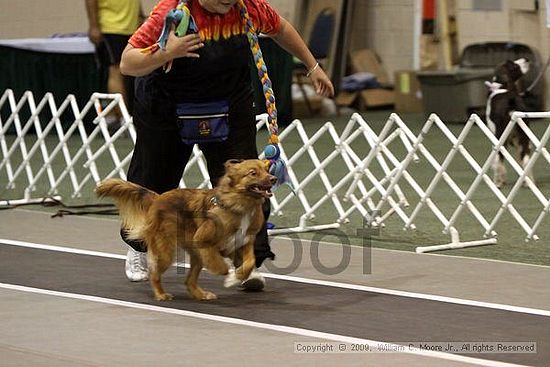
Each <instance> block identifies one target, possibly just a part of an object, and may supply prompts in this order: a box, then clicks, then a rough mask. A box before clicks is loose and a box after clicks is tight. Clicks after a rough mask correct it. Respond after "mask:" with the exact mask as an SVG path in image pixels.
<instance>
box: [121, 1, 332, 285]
mask: <svg viewBox="0 0 550 367" xmlns="http://www.w3.org/2000/svg"><path fill="white" fill-rule="evenodd" d="M178 3H179V2H178V0H160V1H159V2H158V3H157V5H156V6H155V8H154V9H153V11H152V13H151V15H150V16H149V18H148V19H147V20H146V21H145V23H144V24H143V25H142V26H141V27H140V28H139V29H138V30H137V31H136V32H135V33H134V35H133V36H132V37H131V38H130V41H129V44H128V46H127V47H126V49H125V50H124V52H123V54H122V61H121V65H120V68H121V71H122V73H124V74H126V75H131V76H135V77H138V78H137V79H136V88H135V105H134V124H135V125H136V129H137V141H136V145H135V149H134V154H133V157H132V162H131V163H130V168H129V170H128V180H129V181H131V182H134V183H137V184H139V185H142V186H145V187H147V188H149V189H151V190H154V191H156V192H158V193H162V192H165V191H168V190H171V189H174V188H176V187H177V186H178V183H179V181H180V178H181V176H182V173H183V170H184V168H185V165H186V164H187V162H188V160H189V157H190V155H191V153H192V148H193V142H194V141H190V140H186V139H185V137H183V139H182V136H181V135H180V134H183V133H182V131H183V129H181V128H180V126H179V125H178V122H177V121H178V117H179V118H180V119H185V118H187V116H189V115H186V114H185V109H187V108H188V107H189V105H191V106H192V107H191V109H193V108H194V107H193V106H201V108H202V106H205V105H206V106H208V107H209V108H212V109H213V110H212V111H211V112H212V113H213V114H216V115H218V114H219V113H220V112H224V113H225V112H227V114H228V121H227V122H228V126H229V132H228V135H227V136H224V137H223V138H221V141H208V142H201V141H198V142H197V143H198V144H199V148H200V149H201V150H202V152H203V153H204V156H205V158H206V162H207V165H208V172H209V175H210V179H211V183H212V185H213V186H215V185H216V182H217V180H218V179H219V178H220V177H221V176H222V175H223V172H224V163H225V161H227V160H228V159H250V158H257V157H258V152H257V148H256V126H255V113H254V106H253V91H252V84H251V77H250V67H249V62H250V60H251V48H250V47H251V46H250V45H249V43H248V39H247V35H246V30H247V27H246V26H245V23H246V18H247V17H249V19H250V20H251V21H252V24H253V25H254V28H255V30H256V32H258V33H259V32H261V33H263V34H265V35H267V36H268V37H271V38H273V39H274V40H275V41H276V42H277V43H278V44H279V45H280V46H281V47H283V48H284V49H286V50H287V51H288V52H290V53H291V54H293V55H294V56H296V57H298V58H299V59H300V60H301V61H302V62H303V63H304V65H306V66H307V67H308V70H309V73H308V74H309V76H310V78H311V80H312V82H313V85H314V87H315V90H316V91H317V93H318V94H320V95H321V96H325V97H329V96H333V94H334V88H333V86H332V83H331V81H330V79H329V78H328V77H327V75H326V74H325V72H324V71H323V70H322V68H321V67H319V64H318V63H317V62H316V60H315V58H314V57H313V55H312V54H311V52H310V51H309V50H308V48H307V46H306V45H305V43H304V41H303V40H302V39H301V37H300V35H299V34H298V32H296V30H295V29H294V27H292V25H290V23H288V22H287V21H286V20H285V19H283V18H282V17H280V16H279V15H278V14H277V12H276V11H275V10H274V9H273V8H272V7H271V6H270V5H269V4H268V2H267V1H266V0H188V1H183V3H185V5H186V7H187V8H188V9H189V11H190V14H191V16H192V21H193V22H194V24H195V25H196V31H197V33H188V34H186V35H183V36H181V37H178V36H177V35H176V34H175V32H174V29H173V28H172V30H171V31H170V33H169V35H168V38H167V42H166V45H165V47H161V48H158V49H156V48H155V47H153V48H151V46H152V45H155V43H156V42H157V40H158V38H159V36H160V35H161V32H162V28H163V23H164V19H165V17H166V14H168V12H170V11H171V10H173V9H174V8H176V6H178ZM181 5H183V4H181ZM191 28H193V29H194V27H191ZM163 46H164V45H163ZM151 49H153V50H154V51H153V52H147V51H148V50H151ZM168 70H169V71H168ZM216 109H218V110H216ZM184 141H186V142H187V143H185V142H184ZM264 214H265V218H266V220H267V218H268V216H269V202H267V203H266V205H264ZM121 233H122V237H123V239H124V240H125V242H127V243H128V244H129V245H130V246H131V248H130V249H129V251H128V258H127V260H126V275H127V276H128V278H129V279H130V280H132V281H139V280H145V279H146V278H147V270H146V261H145V256H144V253H145V251H146V248H145V247H144V246H143V244H141V243H136V242H133V241H130V240H128V239H126V238H125V232H124V230H122V231H121ZM255 255H256V266H257V267H259V266H260V265H261V264H262V262H263V261H264V260H265V259H266V258H271V259H273V258H274V254H273V253H272V252H271V250H270V248H269V242H268V238H267V229H266V226H265V224H264V228H263V229H262V231H261V232H260V233H259V234H258V237H257V238H256V243H255ZM264 285H265V281H264V279H263V277H262V276H261V275H260V273H258V272H257V271H254V272H253V273H252V274H251V277H250V278H249V279H248V280H246V281H245V282H243V287H244V288H246V289H262V288H263V287H264Z"/></svg>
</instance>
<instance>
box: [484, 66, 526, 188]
mask: <svg viewBox="0 0 550 367" xmlns="http://www.w3.org/2000/svg"><path fill="white" fill-rule="evenodd" d="M528 71H529V60H528V59H526V58H521V59H517V60H515V61H511V60H507V61H505V62H503V63H501V64H499V65H498V66H497V67H496V68H495V73H494V76H493V80H492V81H491V82H485V84H486V85H487V87H488V88H489V97H488V99H487V107H486V108H487V109H486V118H487V125H488V126H489V128H490V129H491V131H492V132H493V133H494V134H495V136H496V137H497V138H498V139H500V137H501V136H502V133H503V132H504V129H505V128H506V125H508V123H509V122H510V118H511V115H512V113H513V112H514V111H527V110H528V109H527V106H526V103H525V100H524V98H523V96H522V95H521V93H520V90H519V87H518V81H519V80H520V79H521V77H522V76H523V75H525V74H526V73H527V72H528ZM526 122H527V121H526ZM529 143H530V141H529V138H528V137H527V135H526V134H525V132H524V131H523V130H522V129H521V128H520V127H519V126H517V125H516V127H515V129H514V131H513V132H512V133H511V134H510V137H509V138H508V139H507V141H506V145H507V146H510V145H513V146H515V147H516V149H517V150H518V153H519V161H520V163H521V165H522V166H523V167H525V166H526V165H527V162H528V161H529V158H530V155H531V147H530V144H529ZM493 174H494V175H493V181H494V182H495V184H496V185H497V187H502V186H504V184H505V183H506V167H505V166H504V158H503V155H502V153H500V152H499V153H498V155H497V157H496V159H495V161H494V163H493ZM527 174H528V175H529V177H530V178H531V179H533V175H532V173H531V172H528V173H527Z"/></svg>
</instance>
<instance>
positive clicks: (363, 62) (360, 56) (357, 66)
mask: <svg viewBox="0 0 550 367" xmlns="http://www.w3.org/2000/svg"><path fill="white" fill-rule="evenodd" d="M364 71H368V72H370V73H373V74H374V75H376V79H377V80H378V82H379V83H380V84H382V85H388V84H389V83H390V79H389V77H388V72H387V71H386V69H385V68H384V66H383V65H382V61H381V60H380V57H378V55H377V54H376V53H375V52H374V51H373V50H369V49H366V48H365V49H361V50H356V51H353V52H351V73H352V74H353V73H360V72H364Z"/></svg>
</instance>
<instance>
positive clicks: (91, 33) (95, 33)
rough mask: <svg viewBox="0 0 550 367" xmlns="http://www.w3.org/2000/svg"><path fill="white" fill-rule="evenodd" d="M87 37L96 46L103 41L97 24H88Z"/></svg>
mask: <svg viewBox="0 0 550 367" xmlns="http://www.w3.org/2000/svg"><path fill="white" fill-rule="evenodd" d="M88 38H89V39H90V42H92V43H93V44H94V45H95V46H96V47H97V46H99V44H100V43H101V41H103V35H102V34H101V31H100V30H99V27H97V26H90V29H89V30H88Z"/></svg>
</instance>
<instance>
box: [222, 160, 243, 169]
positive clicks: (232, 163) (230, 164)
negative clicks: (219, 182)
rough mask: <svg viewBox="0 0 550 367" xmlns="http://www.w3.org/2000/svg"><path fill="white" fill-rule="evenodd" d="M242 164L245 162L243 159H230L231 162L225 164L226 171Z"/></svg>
mask: <svg viewBox="0 0 550 367" xmlns="http://www.w3.org/2000/svg"><path fill="white" fill-rule="evenodd" d="M242 162H243V160H242V159H230V160H228V161H226V162H225V164H224V167H225V170H226V171H227V170H228V169H230V168H231V167H233V166H235V165H236V164H239V163H242Z"/></svg>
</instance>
